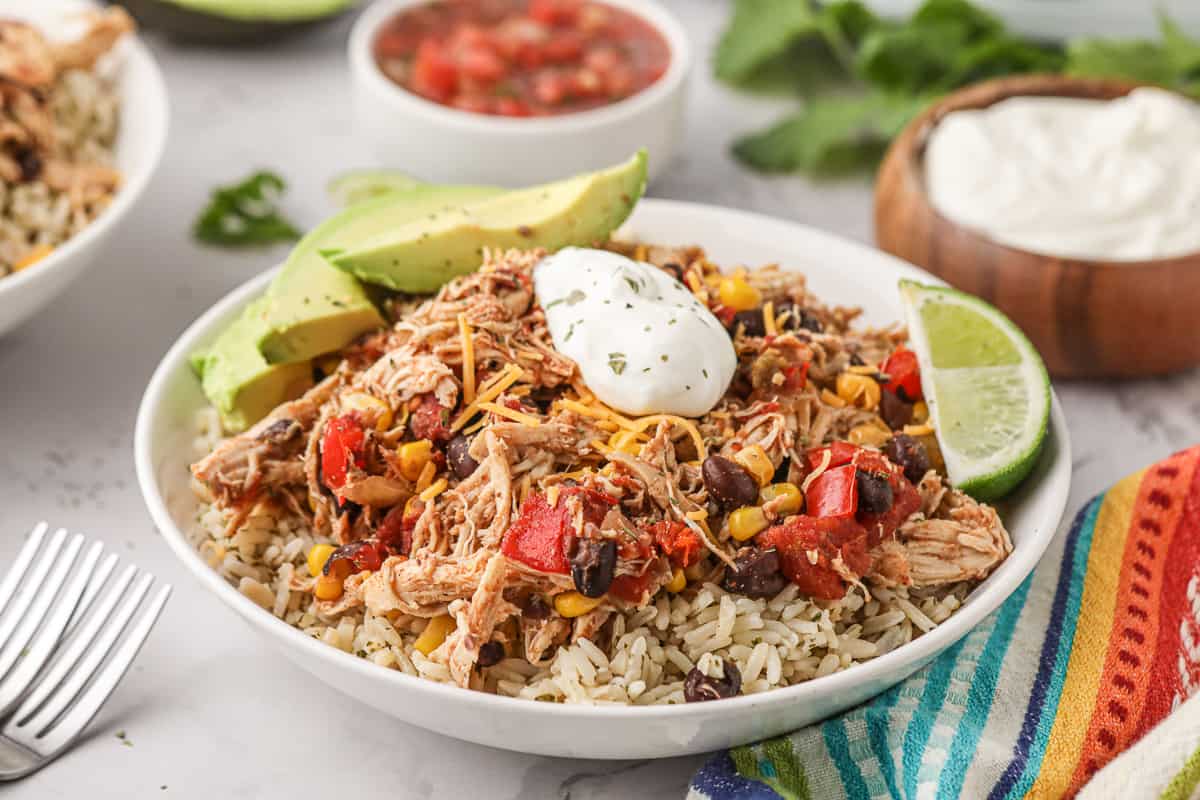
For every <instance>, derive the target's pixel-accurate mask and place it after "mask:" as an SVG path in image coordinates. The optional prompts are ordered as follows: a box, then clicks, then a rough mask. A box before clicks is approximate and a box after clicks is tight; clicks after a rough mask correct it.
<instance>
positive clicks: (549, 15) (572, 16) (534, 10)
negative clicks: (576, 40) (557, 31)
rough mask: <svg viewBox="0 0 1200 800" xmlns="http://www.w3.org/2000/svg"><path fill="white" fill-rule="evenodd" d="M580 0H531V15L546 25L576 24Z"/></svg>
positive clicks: (529, 12)
mask: <svg viewBox="0 0 1200 800" xmlns="http://www.w3.org/2000/svg"><path fill="white" fill-rule="evenodd" d="M579 6H580V2H579V0H529V11H528V12H527V13H528V14H529V16H531V17H533V18H534V19H536V20H537V21H538V22H541V23H543V24H545V25H574V24H575V21H576V20H577V19H579Z"/></svg>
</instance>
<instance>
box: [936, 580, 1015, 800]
mask: <svg viewBox="0 0 1200 800" xmlns="http://www.w3.org/2000/svg"><path fill="white" fill-rule="evenodd" d="M1032 584H1033V575H1030V576H1029V577H1027V578H1026V579H1025V580H1024V581H1023V582H1022V583H1021V585H1020V586H1019V587H1017V591H1015V592H1013V594H1012V596H1011V597H1009V598H1008V600H1006V601H1005V602H1004V605H1002V606H1001V607H1000V611H999V613H998V614H997V616H996V626H995V627H994V628H993V629H992V633H991V635H990V636H989V637H988V640H987V644H986V645H984V648H983V655H982V657H981V658H980V659H979V662H978V663H977V664H976V666H975V674H974V676H973V678H972V680H971V692H970V694H969V695H968V697H967V711H966V713H965V714H963V717H962V719H961V720H960V721H959V725H958V730H957V731H956V732H955V734H954V740H953V744H951V746H950V755H949V758H947V760H946V765H945V767H943V769H942V774H941V777H940V778H939V781H938V794H937V796H938V798H939V800H954V799H955V798H957V797H958V796H959V795H960V794H961V793H962V786H963V782H964V781H965V780H966V777H967V768H968V767H970V766H971V761H972V758H973V756H974V754H975V747H976V745H977V744H978V743H979V737H980V736H981V735H982V734H983V729H984V727H985V726H986V725H987V720H988V716H989V715H990V714H991V711H992V702H993V701H994V700H995V699H996V683H997V681H998V680H999V678H1000V669H1001V667H1002V666H1003V664H1004V656H1005V655H1006V654H1007V653H1008V646H1009V644H1010V643H1011V642H1012V637H1013V631H1014V630H1015V629H1016V627H1017V620H1018V619H1019V618H1020V616H1021V611H1022V610H1023V609H1024V608H1025V599H1026V597H1027V596H1028V594H1029V587H1030V586H1031V585H1032Z"/></svg>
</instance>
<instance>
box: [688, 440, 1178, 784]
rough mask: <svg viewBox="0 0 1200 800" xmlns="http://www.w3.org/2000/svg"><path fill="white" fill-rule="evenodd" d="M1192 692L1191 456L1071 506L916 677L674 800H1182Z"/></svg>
mask: <svg viewBox="0 0 1200 800" xmlns="http://www.w3.org/2000/svg"><path fill="white" fill-rule="evenodd" d="M1198 688H1200V448H1194V449H1192V450H1188V451H1185V452H1182V453H1178V454H1176V455H1174V456H1172V457H1171V458H1168V459H1167V460H1165V461H1163V462H1160V463H1158V464H1156V465H1154V466H1152V467H1150V468H1149V469H1146V470H1143V471H1142V472H1139V473H1137V474H1135V475H1131V476H1129V477H1128V478H1126V479H1125V480H1123V481H1121V482H1120V483H1118V484H1117V485H1115V486H1113V487H1112V488H1111V489H1110V490H1109V491H1108V492H1106V493H1105V494H1103V495H1100V496H1099V497H1097V498H1095V499H1094V500H1092V501H1091V502H1090V503H1088V504H1087V505H1086V506H1085V507H1084V508H1083V509H1082V510H1081V511H1080V512H1079V515H1078V516H1077V517H1076V518H1075V521H1074V522H1073V524H1072V525H1071V526H1070V528H1067V529H1064V530H1060V531H1059V532H1058V535H1057V536H1056V537H1055V539H1054V541H1053V543H1052V544H1051V545H1050V548H1049V550H1048V551H1047V553H1046V555H1045V557H1044V558H1043V559H1042V561H1041V563H1040V564H1039V565H1038V567H1037V569H1036V570H1034V573H1033V574H1032V575H1031V576H1030V577H1029V579H1027V580H1026V581H1025V582H1024V583H1023V584H1022V585H1021V587H1020V588H1019V589H1017V591H1016V592H1015V593H1014V594H1013V595H1012V597H1010V598H1009V599H1008V600H1007V601H1006V602H1005V603H1004V605H1003V606H1001V607H1000V608H999V609H998V610H997V611H996V612H995V613H994V614H992V615H991V616H990V617H989V618H988V619H986V620H985V621H984V622H983V623H981V624H980V625H979V626H978V627H977V628H975V629H974V630H973V631H972V632H971V633H970V634H968V635H967V636H966V637H965V638H964V639H963V640H962V641H960V642H958V643H957V644H956V645H954V646H953V647H951V648H950V649H949V650H948V651H946V652H945V653H944V654H943V655H942V656H940V657H939V658H938V659H937V660H936V661H934V662H933V663H932V664H931V665H929V666H928V667H926V668H925V669H924V670H922V671H921V672H919V673H917V674H916V675H914V676H913V677H912V678H909V679H908V680H906V681H904V682H903V683H901V684H899V685H898V686H896V687H894V688H893V689H891V690H890V691H888V692H886V693H885V694H883V695H881V696H879V697H877V698H875V699H874V700H872V701H870V702H869V703H867V704H866V705H864V706H861V707H859V708H857V709H854V710H853V711H850V712H848V713H846V714H844V715H842V716H841V717H836V718H834V719H831V720H828V721H826V722H824V723H821V724H818V725H814V726H812V727H809V728H805V729H803V730H801V731H798V732H796V733H794V734H791V735H790V736H785V737H780V738H778V739H772V740H770V741H766V742H762V743H760V744H757V745H753V746H749V747H739V748H735V749H734V750H732V751H730V752H728V753H722V754H721V755H719V756H717V757H715V758H714V759H712V760H711V761H710V762H709V763H708V764H707V765H705V767H704V768H703V769H701V770H700V772H699V773H697V774H696V776H695V778H693V781H692V788H691V793H690V795H689V797H690V798H692V799H693V800H735V799H736V800H766V799H767V798H776V797H784V798H814V799H815V800H826V799H827V798H829V799H831V800H832V799H834V798H852V799H855V800H857V798H896V800H899V799H900V798H903V799H904V800H916V798H934V799H937V800H941V799H942V798H946V799H950V798H958V797H964V798H987V800H1008V799H1010V798H1020V797H1027V798H1060V797H1071V796H1075V795H1078V797H1080V798H1087V799H1088V800H1097V799H1099V798H1106V799H1107V798H1117V799H1118V800H1141V799H1142V798H1163V799H1164V800H1186V798H1189V797H1190V798H1197V797H1200V695H1196V696H1194V697H1193V696H1192V695H1193V694H1195V693H1196V690H1197V689H1198ZM1189 697H1191V699H1190V700H1188V699H1187V698H1189ZM1164 720H1165V721H1164Z"/></svg>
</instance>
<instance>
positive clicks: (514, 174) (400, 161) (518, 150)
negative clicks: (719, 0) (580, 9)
mask: <svg viewBox="0 0 1200 800" xmlns="http://www.w3.org/2000/svg"><path fill="white" fill-rule="evenodd" d="M424 2H427V0H378V2H375V3H373V4H371V5H370V6H369V7H368V8H367V9H366V10H365V11H363V13H362V16H360V17H359V18H358V21H357V22H355V24H354V29H353V31H351V33H350V44H349V55H350V74H351V82H352V87H351V88H352V92H353V102H354V113H355V117H356V119H357V122H358V128H357V129H358V131H360V132H361V133H362V134H363V135H364V136H365V137H366V138H367V140H368V141H369V142H370V144H371V147H372V149H373V150H374V151H375V155H376V156H377V157H378V158H379V159H380V160H381V161H382V162H383V163H384V165H386V166H388V167H397V168H400V169H404V170H406V171H408V172H412V173H413V174H414V175H416V176H417V177H419V178H423V179H425V180H430V181H434V182H438V183H477V184H492V185H496V186H529V185H530V184H536V183H545V182H548V181H553V180H558V179H560V178H565V177H568V176H570V175H574V174H576V173H579V172H588V171H591V170H596V169H601V168H603V167H606V166H609V165H612V164H616V163H618V162H620V161H624V160H625V159H627V158H629V156H630V155H632V154H633V153H634V151H636V150H637V149H638V148H640V147H645V148H646V149H647V150H648V151H649V153H650V177H651V178H654V176H655V175H657V174H658V173H660V172H661V171H662V170H663V169H664V168H666V166H667V164H668V163H669V162H670V160H671V158H672V157H673V156H674V154H675V150H676V146H677V145H678V143H679V141H680V140H681V138H682V136H683V109H684V100H685V99H686V94H687V76H688V73H689V72H690V69H691V63H692V55H691V47H690V45H689V44H688V39H687V35H686V34H685V33H684V31H683V28H682V27H681V26H680V25H679V23H678V22H677V21H676V20H675V18H674V17H672V16H671V14H670V13H668V12H667V11H666V10H665V9H664V8H662V7H661V6H660V5H658V4H657V3H655V2H653V1H652V0H605V2H607V3H609V4H610V5H614V6H618V7H620V8H623V9H626V10H628V11H630V12H632V13H634V14H637V15H639V16H641V17H644V18H645V19H646V20H647V21H648V22H650V24H651V25H653V26H654V27H655V28H656V29H657V30H658V31H659V32H660V33H661V34H662V35H663V37H665V38H666V40H667V44H668V45H669V47H670V49H671V62H670V65H669V66H668V68H667V72H666V74H664V75H663V76H662V77H661V78H660V79H659V80H658V81H656V82H655V83H653V84H652V85H650V86H648V87H646V88H645V89H643V90H642V91H640V92H638V93H637V94H635V95H632V96H630V97H628V98H626V99H624V100H621V101H619V102H616V103H613V104H612V105H608V106H604V107H602V108H597V109H593V110H590V111H580V112H576V113H573V114H562V115H560V116H553V117H526V118H520V119H516V118H510V117H499V116H492V115H487V114H477V113H473V112H469V111H461V110H459V109H455V108H450V107H448V106H443V105H439V104H437V103H434V102H432V101H430V100H426V99H425V98H423V97H421V96H419V95H417V94H414V93H412V92H410V91H408V90H407V89H404V88H402V87H400V86H397V85H396V84H395V83H392V81H391V80H389V79H388V78H387V76H385V75H384V74H383V73H382V72H381V71H380V70H379V67H378V65H377V64H376V63H375V56H374V53H373V52H372V50H373V43H374V40H375V34H376V32H377V31H378V30H379V28H380V26H381V25H382V24H383V23H384V22H386V21H387V19H388V18H390V17H391V16H392V15H393V14H395V13H396V12H398V11H400V10H401V9H403V8H406V7H408V6H413V5H418V4H421V3H424Z"/></svg>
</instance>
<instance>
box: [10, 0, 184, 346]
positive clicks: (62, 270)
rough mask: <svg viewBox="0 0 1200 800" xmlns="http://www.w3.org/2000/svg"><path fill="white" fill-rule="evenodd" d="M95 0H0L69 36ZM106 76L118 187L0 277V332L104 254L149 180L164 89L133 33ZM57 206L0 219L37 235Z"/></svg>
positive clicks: (30, 204) (33, 205)
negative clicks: (72, 229) (76, 225)
mask: <svg viewBox="0 0 1200 800" xmlns="http://www.w3.org/2000/svg"><path fill="white" fill-rule="evenodd" d="M94 7H95V6H94V5H91V4H89V3H85V2H80V1H79V0H38V2H30V1H29V0H0V18H8V19H20V20H24V21H27V22H30V23H33V24H34V25H36V26H37V27H39V28H40V29H41V30H42V31H43V32H44V33H45V34H46V35H47V37H48V38H50V39H53V40H61V39H63V38H71V37H72V36H73V35H74V33H76V32H78V30H79V29H80V24H79V23H80V20H79V19H78V14H79V12H81V11H84V10H87V9H88V8H94ZM101 68H102V71H103V72H105V74H111V77H112V79H113V84H114V87H115V89H116V92H117V94H118V96H119V98H120V106H119V109H118V112H117V113H118V120H117V133H116V140H115V146H114V154H113V160H114V165H115V167H116V168H117V169H118V170H119V171H120V172H121V174H122V182H121V186H120V187H119V188H118V189H117V192H116V194H115V195H114V196H113V199H112V202H111V203H110V204H109V205H108V207H107V208H105V209H104V210H103V211H102V212H101V213H100V214H99V216H97V217H96V218H95V219H94V220H92V221H91V222H89V223H88V224H87V225H86V226H85V227H84V228H82V229H81V230H79V231H78V232H77V233H75V234H74V235H73V236H71V237H70V238H69V239H67V240H66V241H64V242H62V243H61V244H59V245H57V246H55V248H54V250H53V252H51V253H50V255H48V256H46V257H45V258H43V259H41V260H40V261H38V262H37V263H35V264H33V265H32V266H30V267H27V268H26V269H23V270H21V271H20V272H16V273H14V274H12V275H8V276H6V277H0V335H3V334H4V333H7V332H8V331H10V330H12V329H13V328H15V327H16V326H17V325H20V324H21V323H22V322H24V321H25V320H27V319H29V318H30V317H32V316H33V315H34V314H36V313H37V312H38V311H40V310H41V309H43V308H44V307H46V306H47V305H49V303H50V301H51V300H53V299H54V298H55V297H56V296H57V295H58V294H59V293H60V292H62V291H63V290H64V289H66V287H67V286H68V285H69V284H70V283H71V281H73V280H75V279H76V278H77V277H79V276H80V275H81V274H82V273H83V272H84V270H86V269H87V268H88V267H89V266H90V265H91V264H92V263H94V262H95V261H96V260H98V259H99V258H100V257H101V256H102V255H103V248H104V243H105V241H106V240H107V239H108V237H109V236H110V235H111V234H112V232H113V231H114V230H115V229H116V228H117V226H119V225H120V224H121V222H122V221H123V220H124V218H125V217H126V215H127V214H128V213H129V209H130V208H131V207H132V206H133V204H134V203H135V202H136V201H137V198H138V196H140V195H141V193H142V192H143V191H144V190H145V188H146V185H147V184H148V183H149V182H150V178H151V176H152V175H153V174H154V170H155V169H156V168H157V166H158V163H159V160H160V158H161V156H162V152H163V148H164V146H165V144H166V140H167V91H166V86H165V84H164V83H163V78H162V74H161V73H160V72H159V69H158V65H157V64H156V63H155V61H154V57H153V56H151V55H150V51H149V50H148V49H147V48H146V47H145V45H143V44H142V42H141V41H139V40H138V39H137V38H136V37H134V36H126V37H125V38H124V39H123V40H122V41H121V42H119V43H118V44H117V46H116V47H115V48H114V51H113V52H112V53H110V54H109V55H108V56H107V57H106V61H105V62H103V63H102V65H101ZM56 216H57V214H56V211H55V209H54V208H53V207H52V206H51V205H50V204H46V205H44V206H43V205H40V204H39V203H38V202H37V200H36V199H34V200H32V201H28V200H27V201H26V202H24V204H23V205H22V207H21V209H20V215H19V220H14V218H13V217H11V216H7V217H6V219H5V220H4V221H3V223H4V224H6V225H14V224H15V225H17V226H19V228H20V229H21V230H20V231H10V233H12V234H17V233H20V232H25V233H30V234H32V233H36V232H37V231H38V228H39V226H41V225H47V226H50V225H55V224H57V221H56Z"/></svg>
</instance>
